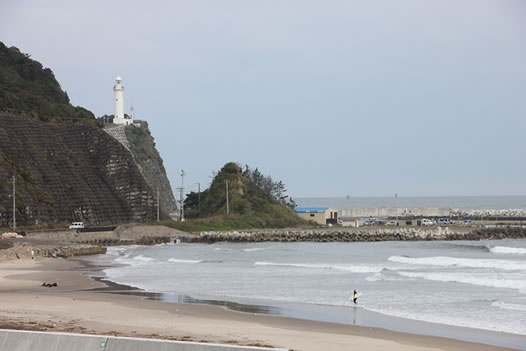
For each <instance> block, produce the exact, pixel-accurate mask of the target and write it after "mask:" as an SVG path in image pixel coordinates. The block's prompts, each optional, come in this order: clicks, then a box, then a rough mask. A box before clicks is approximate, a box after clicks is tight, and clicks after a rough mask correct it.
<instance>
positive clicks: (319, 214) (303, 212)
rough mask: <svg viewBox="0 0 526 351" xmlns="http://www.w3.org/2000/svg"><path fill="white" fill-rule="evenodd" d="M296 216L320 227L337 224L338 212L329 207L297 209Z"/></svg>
mask: <svg viewBox="0 0 526 351" xmlns="http://www.w3.org/2000/svg"><path fill="white" fill-rule="evenodd" d="M295 211H296V213H297V214H298V216H300V217H301V218H303V219H305V220H307V221H314V222H316V223H318V224H321V225H326V224H336V223H338V210H336V209H334V208H329V207H297V208H296V209H295Z"/></svg>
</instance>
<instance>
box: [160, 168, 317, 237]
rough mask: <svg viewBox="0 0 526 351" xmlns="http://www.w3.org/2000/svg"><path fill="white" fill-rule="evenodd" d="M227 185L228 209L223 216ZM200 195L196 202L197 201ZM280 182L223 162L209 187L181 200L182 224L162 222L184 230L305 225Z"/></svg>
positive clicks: (256, 170) (257, 172) (255, 171)
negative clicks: (182, 210)
mask: <svg viewBox="0 0 526 351" xmlns="http://www.w3.org/2000/svg"><path fill="white" fill-rule="evenodd" d="M227 182H228V210H229V213H228V214H227V190H226V189H227V185H226V184H227ZM199 196H200V201H199ZM294 207H295V203H294V200H292V199H291V198H289V196H288V195H286V190H285V186H284V184H283V182H281V181H279V182H274V181H273V180H272V178H271V177H270V176H264V175H263V174H261V172H259V170H258V169H257V168H256V169H255V170H252V169H250V168H249V167H248V166H246V167H245V169H241V167H240V166H239V165H238V164H236V163H233V162H230V163H227V164H226V165H225V166H223V168H222V169H221V171H219V173H217V175H216V176H215V177H214V180H213V181H212V184H211V185H210V188H208V189H207V190H205V191H203V192H201V194H198V193H195V192H192V193H190V194H188V196H187V198H186V200H185V207H184V210H185V219H186V221H185V222H175V223H172V224H169V223H165V224H167V225H169V226H172V227H176V228H178V229H181V230H185V231H203V230H233V229H251V228H285V227H297V226H303V225H308V224H309V223H308V222H306V221H304V220H303V219H301V218H300V217H299V216H298V215H297V214H296V213H295V212H294V210H293V208H294Z"/></svg>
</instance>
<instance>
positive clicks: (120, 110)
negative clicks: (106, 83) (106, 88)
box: [113, 77, 133, 125]
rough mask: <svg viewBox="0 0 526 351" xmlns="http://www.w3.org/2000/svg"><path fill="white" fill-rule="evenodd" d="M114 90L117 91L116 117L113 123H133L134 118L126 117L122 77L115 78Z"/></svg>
mask: <svg viewBox="0 0 526 351" xmlns="http://www.w3.org/2000/svg"><path fill="white" fill-rule="evenodd" d="M113 91H114V92H115V117H113V123H114V124H124V125H128V124H131V123H133V121H132V120H130V119H127V118H124V87H123V86H122V78H121V77H117V78H115V85H114V86H113Z"/></svg>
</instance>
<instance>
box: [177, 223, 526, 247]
mask: <svg viewBox="0 0 526 351" xmlns="http://www.w3.org/2000/svg"><path fill="white" fill-rule="evenodd" d="M525 237H526V229H522V228H492V229H473V230H468V229H466V228H458V229H450V228H448V227H437V228H430V229H426V228H392V229H385V228H381V229H375V228H367V229H365V228H363V229H362V228H348V229H347V228H337V229H332V228H327V229H325V228H320V229H268V230H247V231H232V232H202V233H200V235H199V236H194V237H186V238H184V241H186V242H199V243H210V244H211V243H215V242H221V241H227V242H263V241H281V242H296V241H312V242H338V241H340V242H353V241H405V240H407V241H416V240H490V239H505V238H525Z"/></svg>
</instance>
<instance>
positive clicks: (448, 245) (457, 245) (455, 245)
mask: <svg viewBox="0 0 526 351" xmlns="http://www.w3.org/2000/svg"><path fill="white" fill-rule="evenodd" d="M442 246H445V247H446V248H453V249H460V250H469V251H482V252H490V248H489V247H488V246H487V245H480V244H474V245H470V244H462V243H452V242H444V243H442Z"/></svg>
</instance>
